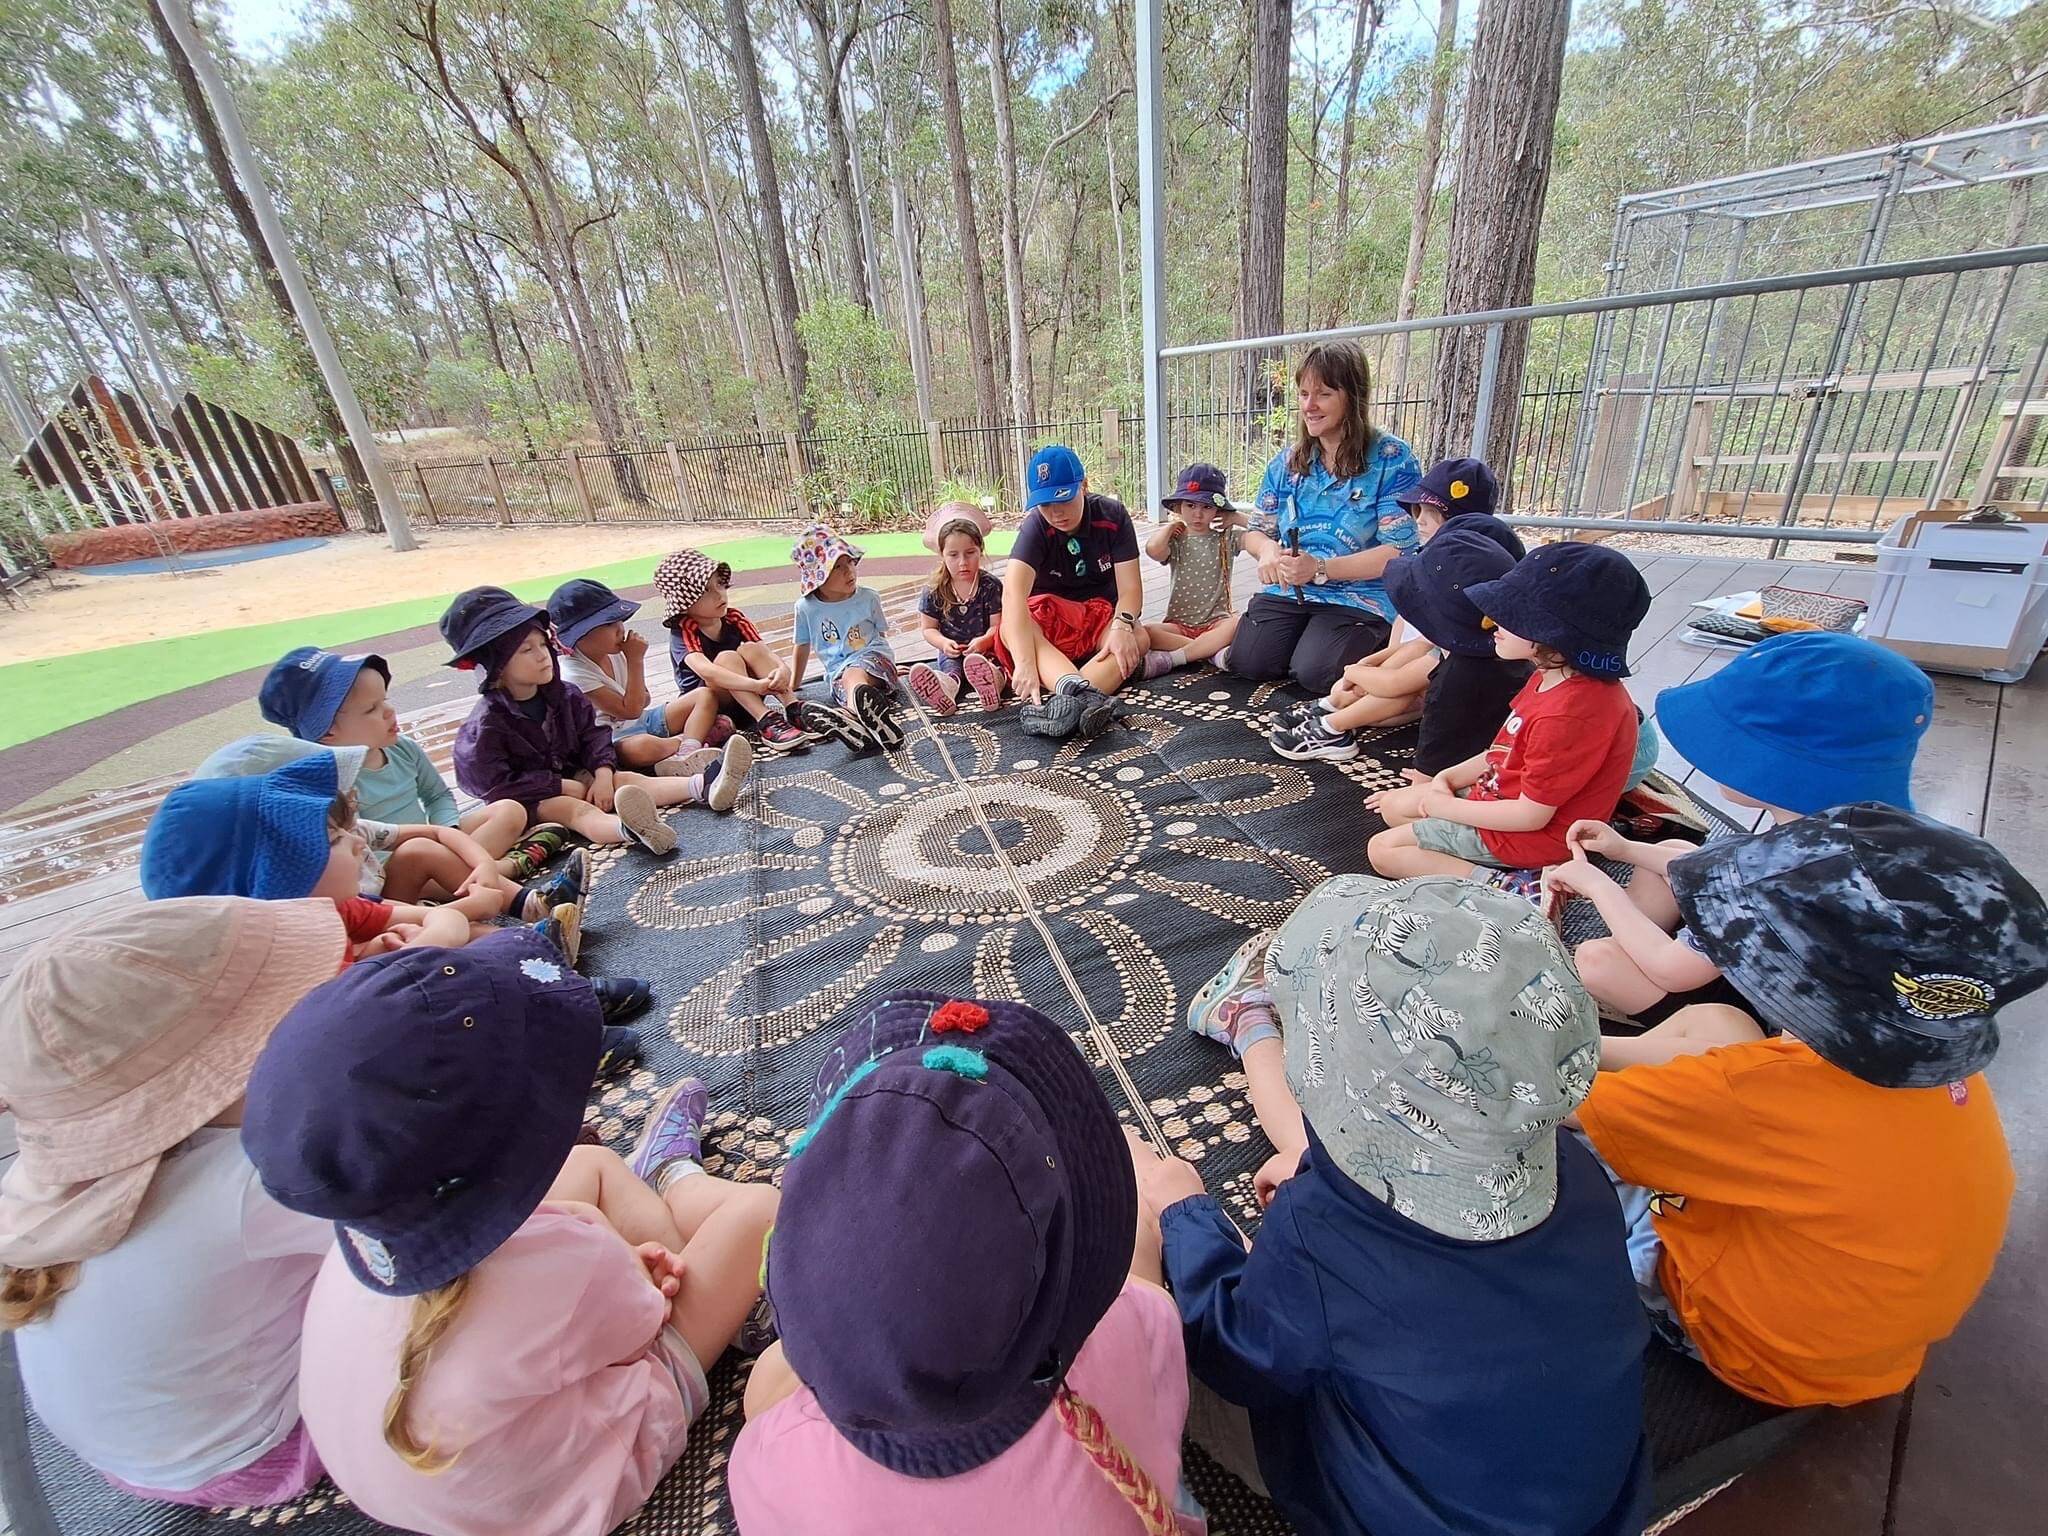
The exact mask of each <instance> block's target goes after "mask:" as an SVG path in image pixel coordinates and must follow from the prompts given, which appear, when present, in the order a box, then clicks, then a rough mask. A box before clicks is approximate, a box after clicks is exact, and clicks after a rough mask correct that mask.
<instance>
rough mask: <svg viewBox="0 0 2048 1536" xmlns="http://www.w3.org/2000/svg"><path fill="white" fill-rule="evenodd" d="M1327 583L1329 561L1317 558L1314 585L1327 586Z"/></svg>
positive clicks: (1328, 578) (1328, 579) (1328, 580)
mask: <svg viewBox="0 0 2048 1536" xmlns="http://www.w3.org/2000/svg"><path fill="white" fill-rule="evenodd" d="M1329 583H1330V562H1329V561H1327V560H1322V559H1318V560H1317V561H1316V585H1317V586H1319V587H1323V586H1328V585H1329Z"/></svg>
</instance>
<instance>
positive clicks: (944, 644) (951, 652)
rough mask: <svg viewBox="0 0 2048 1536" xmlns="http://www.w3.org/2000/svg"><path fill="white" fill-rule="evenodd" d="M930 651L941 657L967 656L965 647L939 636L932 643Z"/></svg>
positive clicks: (944, 636)
mask: <svg viewBox="0 0 2048 1536" xmlns="http://www.w3.org/2000/svg"><path fill="white" fill-rule="evenodd" d="M932 649H933V650H935V651H937V652H938V653H939V654H940V655H941V656H965V655H966V654H967V647H966V646H964V645H962V644H961V643H960V642H959V641H958V640H955V639H953V638H951V637H950V636H947V635H940V636H939V637H938V638H937V639H936V640H934V641H932Z"/></svg>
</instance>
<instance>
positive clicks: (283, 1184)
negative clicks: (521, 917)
mask: <svg viewBox="0 0 2048 1536" xmlns="http://www.w3.org/2000/svg"><path fill="white" fill-rule="evenodd" d="M599 1033H600V1030H599V1009H598V1003H597V999H596V998H595V997H594V996H593V995H592V993H591V988H590V983H589V982H587V981H585V980H584V979H583V978H582V977H581V976H578V975H577V974H576V973H575V972H574V971H571V970H570V969H569V968H568V967H567V966H565V965H563V964H562V963H561V959H560V956H559V955H557V954H556V953H555V952H554V951H553V950H552V949H550V948H549V947H548V945H547V944H546V943H545V942H543V941H542V940H540V939H538V938H537V937H535V936H534V935H533V934H532V933H531V932H529V931H527V930H523V929H506V930H504V931H503V932H501V933H499V934H496V935H493V936H492V937H490V938H488V939H484V940H482V941H480V942H478V943H476V944H472V945H470V946H469V947H468V948H466V949H461V950H429V949H411V950H401V951H399V952H397V953H395V954H391V955H384V956H379V957H377V958H375V959H371V960H367V961H363V962H362V963H360V964H358V965H355V966H352V967H351V968H350V969H349V970H348V971H347V972H346V973H344V974H343V975H342V976H341V977H340V978H338V979H337V980H336V981H334V982H333V983H331V984H329V985H328V986H325V987H323V988H321V989H320V990H319V991H318V992H315V993H314V994H312V995H311V996H310V997H308V998H307V999H306V1001H305V1002H304V1003H302V1004H301V1005H300V1006H299V1007H297V1008H296V1009H294V1010H293V1011H292V1013H291V1014H290V1015H288V1016H287V1017H286V1019H285V1020H284V1022H283V1023H282V1024H281V1025H280V1026H279V1027H278V1031H277V1034H276V1035H275V1036H274V1037H273V1040H272V1043H271V1046H270V1048H269V1049H267V1050H266V1051H265V1052H264V1054H263V1056H262V1057H261V1059H259V1060H258V1062H257V1064H256V1070H255V1073H254V1075H253V1076H252V1078H251V1080H250V1085H249V1110H248V1116H247V1119H246V1121H245V1123H244V1128H243V1139H244V1144H245V1145H246V1147H247V1148H248V1152H249V1156H250V1158H251V1160H252V1161H253V1162H254V1163H255V1164H256V1167H257V1170H258V1172H259V1173H261V1175H262V1177H263V1183H264V1187H265V1188H266V1189H267V1190H269V1191H270V1192H271V1194H272V1196H273V1197H274V1198H276V1199H277V1200H278V1201H279V1203H281V1204H283V1205H285V1206H287V1207H289V1208H290V1209H293V1210H297V1211H301V1212H303V1213H305V1214H307V1215H313V1216H320V1217H325V1218H327V1219H329V1220H331V1221H333V1222H334V1223H335V1229H336V1231H337V1232H338V1234H339V1236H340V1238H341V1241H340V1243H339V1245H338V1246H337V1248H336V1249H335V1251H334V1252H333V1253H331V1254H330V1255H329V1256H328V1260H327V1263H326V1264H325V1266H324V1267H323V1268H322V1269H321V1271H320V1277H319V1279H318V1280H317V1281H316V1282H315V1283H314V1286H313V1294H312V1297H311V1298H310V1300H309V1301H308V1302H307V1306H306V1327H305V1345H304V1351H303V1354H302V1357H301V1361H300V1375H299V1394H300V1410H301V1412H302V1413H303V1414H304V1416H305V1420H306V1424H307V1427H308V1429H310V1430H311V1432H312V1436H313V1442H314V1444H315V1445H317V1446H319V1447H320V1448H321V1455H322V1459H323V1460H324V1461H325V1462H326V1463H327V1470H328V1472H329V1473H330V1474H331V1475H332V1476H333V1478H334V1481H335V1482H336V1484H338V1485H339V1486H340V1488H341V1490H342V1491H343V1492H344V1493H346V1494H347V1495H348V1496H349V1497H350V1498H351V1499H352V1500H353V1501H354V1502H355V1503H356V1504H357V1505H358V1506H359V1507H360V1508H361V1509H362V1510H363V1512H364V1513H365V1514H367V1515H369V1516H371V1517H372V1518H374V1519H378V1520H382V1521H384V1522H386V1523H387V1524H390V1525H395V1526H399V1527H402V1528H403V1529H405V1530H409V1531H420V1532H425V1533H428V1536H513V1533H515V1532H517V1533H529V1532H536V1531H547V1532H550V1533H556V1536H602V1533H603V1532H606V1531H609V1530H611V1529H612V1527H614V1526H615V1525H617V1524H618V1523H619V1522H620V1521H621V1520H624V1519H625V1518H626V1517H627V1516H629V1515H631V1514H632V1513H633V1511H634V1510H636V1509H638V1508H639V1507H640V1505H641V1504H642V1503H644V1502H645V1501H646V1499H647V1496H648V1494H649V1493H650V1492H652V1491H653V1488H654V1485H655V1484H656V1483H657V1482H659V1481H660V1480H661V1477H662V1475H663V1474H664V1473H666V1472H667V1471H668V1469H669V1468H670V1467H671V1466H673V1465H674V1464H675V1461H676V1458H677V1457H678V1456H680V1455H681V1454H682V1451H683V1445H684V1442H685V1440H686V1438H687V1436H688V1433H689V1428H690V1422H691V1420H693V1419H694V1418H695V1417H696V1416H697V1415H698V1414H699V1413H701V1412H702V1411H703V1409H704V1406H705V1403H706V1401H707V1398H708V1395H709V1394H708V1391H707V1389H706V1387H705V1382H704V1372H705V1370H706V1368H708V1367H709V1366H711V1365H713V1364H715V1363H716V1362H717V1360H718V1357H719V1356H720V1355H721V1354H722V1353H724V1351H725V1349H726V1347H727V1346H728V1345H729V1344H731V1343H732V1342H733V1341H734V1339H735V1337H736V1336H738V1335H739V1334H740V1333H741V1330H742V1325H743V1324H746V1323H747V1321H748V1318H749V1314H750V1312H751V1311H752V1309H753V1308H754V1306H755V1304H756V1302H757V1301H758V1300H759V1299H760V1293H761V1287H760V1281H759V1278H758V1277H759V1271H760V1263H761V1240H762V1237H763V1236H764V1234H765V1233H766V1232H767V1230H768V1227H769V1224H770V1223H771V1222H772V1221H773V1219H774V1212H775V1192H774V1190H772V1189H771V1188H769V1187H768V1186H767V1185H740V1184H731V1183H727V1182H725V1181H724V1180H721V1179H715V1178H713V1177H712V1176H711V1175H709V1174H707V1173H705V1172H704V1171H703V1168H702V1166H701V1165H700V1163H699V1161H698V1155H699V1149H700V1136H701V1134H702V1126H703V1119H704V1112H705V1108H706V1100H705V1093H704V1087H703V1084H701V1083H698V1082H696V1081H694V1080H692V1079H686V1080H685V1081H683V1082H682V1083H679V1084H677V1085H676V1086H675V1087H674V1088H673V1089H671V1090H670V1091H669V1093H668V1094H667V1095H666V1096H665V1097H664V1098H663V1099H662V1100H661V1101H659V1102H658V1103H657V1105H656V1107H655V1109H654V1111H653V1113H652V1114H651V1115H650V1117H649V1120H648V1123H647V1127H646V1129H645V1130H644V1131H643V1133H642V1135H641V1139H640V1144H639V1146H638V1147H637V1149H636V1150H635V1152H634V1155H633V1158H632V1161H631V1162H630V1164H629V1163H628V1162H627V1161H626V1160H625V1159H622V1158H620V1157H619V1156H618V1155H617V1154H616V1153H613V1152H609V1151H607V1150H605V1149H604V1148H601V1147H587V1146H577V1145H576V1144H575V1142H576V1135H577V1131H578V1129H579V1128H580V1127H581V1125H582V1123H583V1104H584V1095H585V1091H586V1085H587V1084H588V1083H589V1082H590V1077H591V1072H592V1069H593V1068H594V1067H595V1065H596V1063H597V1058H598V1051H599Z"/></svg>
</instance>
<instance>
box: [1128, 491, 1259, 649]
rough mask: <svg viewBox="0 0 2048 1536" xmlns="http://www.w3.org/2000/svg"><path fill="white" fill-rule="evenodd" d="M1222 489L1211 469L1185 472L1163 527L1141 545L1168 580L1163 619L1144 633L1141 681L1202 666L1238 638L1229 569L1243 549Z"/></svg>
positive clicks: (1170, 495)
mask: <svg viewBox="0 0 2048 1536" xmlns="http://www.w3.org/2000/svg"><path fill="white" fill-rule="evenodd" d="M1227 484H1228V481H1227V480H1226V479H1225V477H1224V474H1223V471H1222V470H1220V469H1218V468H1217V467H1216V466H1215V465H1214V464H1190V465H1189V466H1188V467H1187V468H1186V469H1184V470H1182V471H1181V472H1180V474H1179V475H1178V476H1177V477H1176V478H1175V480H1174V482H1173V489H1172V490H1170V491H1168V492H1167V493H1166V497H1165V502H1164V505H1165V509H1166V514H1167V520H1166V522H1165V523H1163V524H1161V525H1160V527H1159V528H1158V530H1157V531H1156V532H1154V533H1153V534H1152V536H1151V537H1150V538H1148V539H1147V540H1146V541H1145V553H1146V554H1148V555H1150V556H1151V557H1152V558H1153V559H1154V560H1157V561H1158V562H1159V563H1160V564H1161V565H1163V566H1165V567H1166V568H1167V570H1168V571H1169V572H1170V573H1171V576H1172V581H1171V583H1170V585H1169V586H1168V588H1167V595H1166V617H1165V618H1164V619H1162V620H1161V621H1160V622H1159V623H1157V624H1153V625H1148V626H1147V627H1146V635H1147V637H1148V638H1149V639H1150V640H1151V643H1152V649H1151V650H1149V651H1147V652H1146V653H1145V672H1144V675H1145V676H1146V677H1160V676H1163V675H1164V674H1166V673H1168V672H1171V671H1172V670H1173V669H1174V668H1176V667H1181V666H1185V665H1187V664H1188V663H1189V662H1195V661H1207V660H1208V659H1210V658H1211V657H1213V656H1215V655H1216V654H1217V653H1218V652H1219V651H1223V650H1226V649H1228V648H1229V645H1230V640H1231V636H1233V635H1235V634H1236V633H1237V615H1236V614H1235V613H1233V612H1232V611H1231V608H1230V568H1231V566H1232V564H1233V563H1235V561H1236V559H1237V556H1238V554H1239V552H1240V551H1242V550H1243V548H1244V524H1243V522H1242V520H1241V519H1240V518H1239V517H1238V514H1237V508H1236V506H1235V505H1234V504H1233V503H1232V502H1231V500H1230V497H1229V495H1228V494H1226V490H1225V487H1226V486H1227Z"/></svg>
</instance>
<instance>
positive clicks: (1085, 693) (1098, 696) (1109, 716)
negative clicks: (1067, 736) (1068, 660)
mask: <svg viewBox="0 0 2048 1536" xmlns="http://www.w3.org/2000/svg"><path fill="white" fill-rule="evenodd" d="M1053 694H1054V696H1055V697H1060V698H1069V699H1076V700H1079V701H1080V706H1081V709H1080V714H1079V715H1078V716H1077V718H1076V719H1075V722H1074V729H1075V731H1076V732H1077V733H1078V734H1080V735H1082V736H1100V735H1101V734H1102V733H1103V732H1104V731H1106V730H1108V729H1109V728H1110V727H1111V726H1112V725H1114V724H1116V704H1115V701H1113V700H1112V699H1111V698H1110V696H1109V695H1108V694H1106V693H1104V692H1103V691H1102V690H1101V689H1100V688H1098V687H1096V686H1095V685H1094V684H1093V683H1091V682H1089V681H1088V679H1087V678H1085V677H1083V676H1082V675H1081V674H1080V673H1078V672H1070V673H1068V674H1067V675H1066V676H1065V677H1063V678H1061V679H1060V680H1059V682H1058V684H1056V685H1055V686H1054V688H1053Z"/></svg>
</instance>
